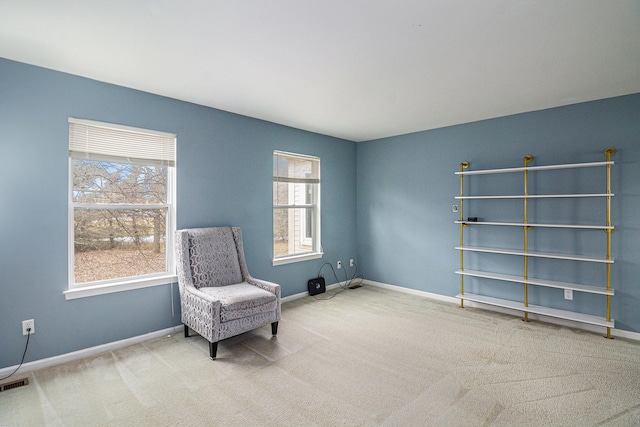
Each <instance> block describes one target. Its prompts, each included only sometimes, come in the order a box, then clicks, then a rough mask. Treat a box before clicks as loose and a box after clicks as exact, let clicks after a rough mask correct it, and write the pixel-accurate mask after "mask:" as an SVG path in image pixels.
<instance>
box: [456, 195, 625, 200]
mask: <svg viewBox="0 0 640 427" xmlns="http://www.w3.org/2000/svg"><path fill="white" fill-rule="evenodd" d="M613 196H615V194H614V193H588V194H587V193H584V194H528V195H524V194H510V195H503V196H456V197H454V199H457V200H495V199H571V198H581V197H584V198H587V197H613Z"/></svg>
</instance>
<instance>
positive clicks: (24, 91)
mask: <svg viewBox="0 0 640 427" xmlns="http://www.w3.org/2000/svg"><path fill="white" fill-rule="evenodd" d="M69 116H73V117H78V118H87V119H93V120H99V121H106V122H113V123H120V124H125V125H130V126H137V127H143V128H149V129H156V130H162V131H167V132H175V133H177V135H178V173H177V176H178V208H177V211H178V212H177V213H178V227H179V228H184V227H196V226H206V225H222V224H232V225H238V226H241V227H242V228H243V230H244V236H245V251H246V255H247V261H248V263H249V266H250V270H251V272H252V274H253V275H254V276H256V277H260V278H264V279H266V280H271V281H275V282H278V283H280V284H281V285H282V287H283V295H284V296H287V295H292V294H296V293H300V292H304V291H305V289H306V281H307V280H308V279H309V278H311V277H314V276H316V275H317V273H318V269H319V268H320V266H321V265H322V263H323V262H324V261H329V262H331V263H334V264H335V261H336V260H342V261H343V262H345V263H346V260H348V259H349V258H356V259H357V260H358V264H359V267H360V270H361V272H362V273H364V275H365V277H366V278H367V279H370V280H374V281H378V282H383V283H389V284H394V285H398V286H404V287H408V288H413V289H419V290H423V291H427V292H433V293H437V294H441V295H447V296H453V295H455V294H456V293H457V292H458V288H459V279H458V276H457V275H456V274H454V273H453V272H454V271H455V270H456V269H457V268H458V253H457V252H456V251H455V250H454V249H453V247H454V246H455V245H456V244H457V243H458V240H459V235H458V227H457V226H456V225H455V224H454V220H455V219H457V214H455V213H453V212H452V210H451V207H452V205H453V204H454V203H456V201H455V200H454V198H453V197H454V196H455V195H457V194H458V191H459V181H458V177H457V176H456V175H454V171H456V170H458V165H459V163H460V162H461V161H469V162H470V163H471V168H472V169H485V168H494V167H510V166H518V165H520V164H521V163H522V158H523V156H524V155H525V154H532V155H533V156H534V157H535V161H534V164H539V165H542V164H552V163H570V162H582V161H584V162H588V161H599V160H603V158H604V156H603V154H602V151H603V149H604V148H605V147H608V146H614V147H616V149H617V150H618V153H617V154H616V155H615V156H614V158H613V159H614V160H615V161H616V165H615V166H614V169H613V191H614V192H615V193H616V196H615V197H614V199H613V203H612V208H613V222H614V224H615V225H616V227H617V228H616V232H615V233H614V234H613V249H612V250H613V256H614V257H615V259H616V263H615V264H614V266H613V269H612V271H613V273H612V276H613V287H614V288H615V290H616V296H615V297H614V299H613V317H614V318H615V319H616V326H617V327H618V328H621V329H625V330H628V331H633V332H640V310H638V307H640V288H639V287H638V286H636V285H637V278H638V277H640V256H639V255H640V227H639V226H638V225H636V221H634V220H635V218H636V216H637V215H638V212H640V188H639V186H638V183H640V164H639V162H640V141H639V137H638V135H640V94H639V95H632V96H625V97H619V98H613V99H607V100H602V101H597V102H591V103H584V104H577V105H573V106H568V107H563V108H557V109H550V110H544V111H539V112H533V113H527V114H520V115H515V116H509V117H504V118H499V119H494V120H486V121H482V122H476V123H469V124H464V125H460V126H454V127H449V128H443V129H437V130H432V131H426V132H419V133H414V134H410V135H404V136H399V137H394V138H387V139H383V140H377V141H370V142H365V143H359V144H355V143H353V142H349V141H344V140H339V139H335V138H331V137H327V136H322V135H318V134H313V133H309V132H304V131H300V130H296V129H292V128H288V127H284V126H279V125H275V124H273V123H268V122H264V121H260V120H256V119H252V118H248V117H243V116H238V115H234V114H230V113H226V112H223V111H219V110H215V109H211V108H206V107H202V106H198V105H194V104H189V103H185V102H181V101H177V100H173V99H168V98H164V97H160V96H156V95H151V94H148V93H143V92H139V91H134V90H130V89H126V88H123V87H118V86H113V85H108V84H104V83H99V82H96V81H93V80H89V79H84V78H80V77H75V76H71V75H68V74H64V73H59V72H55V71H50V70H46V69H42V68H38V67H33V66H29V65H24V64H20V63H16V62H12V61H7V60H4V59H0V129H1V130H2V133H1V134H0V146H1V148H2V152H3V153H4V157H3V159H2V160H3V165H2V168H0V200H1V202H0V224H1V225H2V226H1V227H0V368H3V367H7V366H13V365H16V364H17V363H19V361H20V357H21V355H22V350H23V348H24V342H25V340H24V337H23V336H22V333H21V321H22V320H25V319H31V318H33V319H35V320H36V330H37V331H36V334H35V335H33V336H32V337H31V338H32V339H31V342H30V345H29V352H28V355H27V359H26V361H31V360H37V359H42V358H46V357H51V356H55V355H59V354H64V353H68V352H72V351H75V350H79V349H83V348H87V347H91V346H95V345H99V344H104V343H108V342H112V341H117V340H121V339H125V338H128V337H132V336H137V335H142V334H144V333H148V332H153V331H157V330H161V329H164V328H168V327H171V326H174V325H179V324H180V318H179V315H180V314H179V305H178V294H177V286H169V285H168V286H157V287H152V288H146V289H140V290H134V291H128V292H120V293H115V294H109V295H102V296H96V297H90V298H82V299H76V300H70V301H67V300H66V299H65V298H64V296H63V291H64V290H65V289H66V287H67V185H68V184H67V181H68V177H67V162H68V158H67V156H68V154H67V151H68V149H67V144H68V123H67V118H68V117H69ZM274 149H279V150H285V151H292V152H298V153H303V154H309V155H317V156H320V157H321V159H322V243H323V249H324V252H325V257H324V258H323V259H322V260H315V261H307V262H302V263H296V264H289V265H283V266H278V267H273V266H272V265H271V253H272V249H271V201H272V195H271V173H272V169H271V168H272V160H271V156H272V152H273V150H274ZM603 181H604V175H601V176H600V177H596V176H594V175H593V174H585V173H582V172H581V173H579V175H578V176H577V178H576V177H574V176H566V175H562V174H560V175H550V176H549V177H546V178H545V177H543V176H542V175H539V176H538V175H536V177H533V178H531V185H532V191H540V192H545V191H547V192H551V190H554V191H555V190H558V191H567V192H574V191H583V190H584V191H589V192H591V191H592V187H594V186H595V187H597V188H601V187H602V185H603ZM468 182H469V184H468V188H469V190H471V191H476V192H478V193H483V192H484V193H487V194H493V193H495V191H494V190H493V188H494V187H495V186H496V185H498V186H502V188H504V191H505V192H514V193H515V192H519V191H520V184H519V182H518V181H517V180H515V179H514V180H508V179H507V180H505V179H502V180H500V181H499V182H495V181H492V180H491V178H486V179H485V180H484V181H483V180H474V181H468ZM598 186H600V187H598ZM356 195H357V198H356ZM356 201H357V202H356ZM510 203H511V204H510ZM589 203H594V202H584V201H580V202H576V203H575V204H574V205H570V206H569V207H568V208H567V207H564V208H560V207H558V206H557V205H552V204H545V203H539V204H537V205H535V206H533V207H532V208H531V210H530V215H531V216H532V218H531V219H532V220H533V219H535V220H538V221H541V222H542V221H545V220H549V221H554V222H567V223H569V222H574V221H576V219H577V220H578V221H582V222H597V223H599V222H601V221H603V220H604V219H603V216H602V215H603V213H602V206H601V205H597V206H596V205H593V204H589ZM595 203H596V204H597V202H595ZM466 208H467V209H466V211H467V213H468V215H471V216H481V217H486V219H505V220H506V219H510V218H511V217H517V216H518V215H521V214H522V207H521V205H520V204H513V203H512V202H499V203H497V204H496V203H492V204H484V205H483V204H481V203H476V204H475V205H474V204H472V203H468V206H466ZM354 230H357V232H354ZM466 233H467V235H466V236H465V239H466V240H467V241H468V242H471V241H473V240H474V239H475V240H477V243H478V244H479V243H480V242H481V241H482V242H484V241H487V239H490V240H491V243H490V244H491V245H492V246H501V245H502V246H514V247H517V244H518V241H519V240H518V239H519V238H520V237H521V236H517V237H514V236H513V235H511V234H509V233H507V232H505V231H504V230H499V231H496V230H489V229H480V228H472V229H470V230H468V231H466ZM535 233H536V234H534V235H533V236H532V237H531V239H532V241H533V243H535V244H538V245H548V246H549V247H548V248H547V249H554V250H565V249H566V250H575V251H578V252H584V253H590V254H596V255H601V252H602V242H604V237H603V236H602V235H604V233H602V235H598V234H597V233H601V232H587V235H586V237H584V238H583V237H580V238H576V237H575V235H574V234H563V233H546V234H545V233H544V232H542V233H541V232H539V231H537V230H536V231H535ZM593 233H595V234H593ZM356 238H357V239H356ZM547 242H550V243H547ZM467 259H468V265H467V268H472V267H479V264H480V263H481V262H482V267H483V268H486V269H488V270H490V269H494V270H495V271H498V270H502V269H506V270H513V272H514V273H516V272H517V271H518V270H519V269H521V261H520V262H517V261H514V260H509V259H504V258H499V259H489V261H487V259H488V258H483V259H479V258H478V259H474V258H473V257H471V256H469V257H467ZM487 263H489V264H487ZM531 268H532V270H533V272H535V274H536V275H538V276H543V277H545V276H546V277H550V278H551V277H556V274H559V275H560V276H561V277H559V279H560V280H567V281H570V280H576V281H587V282H589V281H592V280H593V281H600V280H601V279H602V276H603V273H602V269H597V268H596V269H593V268H589V267H576V266H575V265H570V266H569V267H567V266H566V264H562V265H559V264H554V263H545V262H534V263H533V265H532V266H531ZM325 273H328V271H326V272H325ZM532 275H533V274H532ZM329 281H330V282H332V281H333V280H329ZM594 284H596V283H594ZM477 285H478V283H475V282H474V281H472V280H469V285H468V286H469V287H470V288H471V289H473V288H474V287H477ZM559 292H560V291H556V290H548V291H545V292H537V293H536V294H535V295H534V296H535V298H538V299H539V300H541V301H544V302H547V303H550V304H554V305H558V306H559V307H565V308H572V307H575V308H576V309H578V310H580V311H585V312H593V313H594V314H600V315H602V313H601V311H602V304H601V301H597V300H596V301H592V300H591V299H586V298H582V297H581V296H575V300H574V302H573V303H570V302H566V301H564V300H563V299H562V296H561V294H559ZM496 294H500V295H512V296H513V298H514V299H517V298H518V294H519V292H516V291H514V287H513V286H504V285H496ZM172 304H173V306H172ZM574 305H575V306H574Z"/></svg>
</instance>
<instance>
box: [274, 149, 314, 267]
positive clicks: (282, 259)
mask: <svg viewBox="0 0 640 427" xmlns="http://www.w3.org/2000/svg"><path fill="white" fill-rule="evenodd" d="M273 157H274V159H275V158H276V157H286V158H293V159H300V160H309V161H311V162H313V163H314V165H315V167H316V168H317V171H315V173H314V175H315V176H311V177H306V178H301V177H298V178H292V177H288V176H278V172H277V170H274V173H273V182H289V183H295V184H304V185H305V186H308V185H312V186H313V190H312V199H315V200H311V201H310V203H309V201H308V200H307V199H306V194H307V192H308V189H307V188H305V190H304V191H305V204H302V205H300V204H295V202H294V198H293V195H292V194H289V198H290V199H289V204H287V205H282V204H277V203H276V201H274V202H273V210H275V209H289V210H290V211H292V210H293V209H296V208H311V209H312V212H313V213H312V218H311V219H312V225H311V227H312V230H313V231H312V233H313V237H312V238H311V239H308V238H306V236H305V233H304V232H305V230H306V218H305V217H302V218H301V225H300V228H301V231H302V233H301V235H300V236H299V239H300V242H299V243H302V244H305V245H308V244H309V243H311V250H310V251H309V252H305V253H300V254H288V255H281V256H275V253H274V254H273V259H272V265H274V266H277V265H283V264H290V263H293V262H300V261H307V260H312V259H318V258H322V256H323V255H324V254H323V252H322V243H321V206H320V188H321V182H320V157H316V156H309V155H305V154H297V153H290V152H285V151H279V150H274V152H273ZM273 210H272V212H273ZM289 223H290V224H293V221H290V222H289ZM273 227H275V223H274V221H273V220H272V229H273ZM274 231H275V230H274ZM272 247H273V246H272Z"/></svg>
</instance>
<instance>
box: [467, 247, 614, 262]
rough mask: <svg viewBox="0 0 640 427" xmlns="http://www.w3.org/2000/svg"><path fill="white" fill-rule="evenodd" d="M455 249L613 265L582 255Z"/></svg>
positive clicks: (513, 250)
mask: <svg viewBox="0 0 640 427" xmlns="http://www.w3.org/2000/svg"><path fill="white" fill-rule="evenodd" d="M455 249H456V250H458V251H469V252H484V253H490V254H502V255H516V256H529V257H536V258H552V259H565V260H570V261H586V262H601V263H605V264H613V261H614V260H613V259H606V258H596V257H590V256H584V255H571V254H559V253H554V252H538V251H528V252H525V251H523V250H520V249H501V248H487V247H481V246H456V247H455Z"/></svg>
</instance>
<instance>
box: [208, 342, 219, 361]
mask: <svg viewBox="0 0 640 427" xmlns="http://www.w3.org/2000/svg"><path fill="white" fill-rule="evenodd" d="M217 352H218V342H217V341H216V342H210V343H209V357H210V358H211V360H216V353H217Z"/></svg>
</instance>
